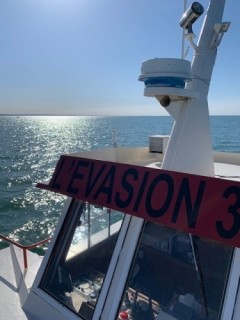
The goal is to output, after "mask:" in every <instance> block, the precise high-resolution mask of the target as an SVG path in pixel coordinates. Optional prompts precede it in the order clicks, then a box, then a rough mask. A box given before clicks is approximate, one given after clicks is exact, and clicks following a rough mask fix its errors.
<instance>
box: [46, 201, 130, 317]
mask: <svg viewBox="0 0 240 320" xmlns="http://www.w3.org/2000/svg"><path fill="white" fill-rule="evenodd" d="M123 216H124V214H122V213H120V212H117V211H112V210H109V209H107V208H104V207H100V206H95V205H90V204H89V203H83V202H79V201H76V200H73V201H72V204H71V206H70V208H69V210H68V212H67V215H66V218H65V221H64V223H63V227H62V230H61V232H60V234H59V236H58V239H57V241H56V244H55V247H54V249H53V251H52V255H51V257H50V260H49V263H48V266H47V268H46V271H45V273H44V275H43V278H42V281H41V284H40V286H41V288H42V289H44V290H45V291H47V292H48V294H50V295H51V296H53V297H54V298H55V299H57V300H58V301H59V302H61V303H62V304H64V305H65V306H67V307H68V308H69V309H71V310H72V311H74V312H75V313H77V314H78V315H80V316H81V318H83V319H87V320H90V319H92V316H93V312H94V309H95V306H96V302H97V300H98V296H99V294H100V291H101V288H102V285H103V281H104V278H105V275H106V272H107V269H108V266H109V263H110V260H111V257H112V254H113V250H114V247H115V243H116V240H117V237H118V233H119V230H120V227H121V224H122V220H123Z"/></svg>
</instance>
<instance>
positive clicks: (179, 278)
mask: <svg viewBox="0 0 240 320" xmlns="http://www.w3.org/2000/svg"><path fill="white" fill-rule="evenodd" d="M231 257H232V248H231V247H228V246H223V245H221V244H219V243H216V242H212V241H207V240H204V239H201V238H196V237H194V238H193V237H192V236H190V235H189V234H186V233H183V232H180V231H177V230H174V229H170V228H167V227H163V226H161V225H157V224H154V223H151V222H145V225H144V227H143V231H142V234H141V237H140V240H139V245H138V248H137V250H136V253H135V258H134V261H133V263H132V266H131V272H130V274H129V277H128V281H127V284H126V287H125V291H124V294H123V297H122V301H121V304H120V306H119V310H118V315H117V319H121V317H122V318H124V317H125V318H126V319H137V320H141V319H144V320H153V319H157V320H158V319H169V320H174V319H175V320H176V319H178V320H190V319H191V320H192V319H194V320H203V319H211V320H215V319H219V316H220V312H221V306H222V301H223V296H224V291H225V285H226V280H227V276H228V271H229V265H230V262H231ZM118 317H119V318H118Z"/></svg>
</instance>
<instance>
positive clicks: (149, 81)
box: [0, 0, 240, 320]
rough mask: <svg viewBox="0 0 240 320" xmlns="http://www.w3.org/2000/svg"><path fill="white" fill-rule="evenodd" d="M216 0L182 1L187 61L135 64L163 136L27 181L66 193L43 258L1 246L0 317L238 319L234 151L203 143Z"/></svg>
mask: <svg viewBox="0 0 240 320" xmlns="http://www.w3.org/2000/svg"><path fill="white" fill-rule="evenodd" d="M224 6H225V1H224V0H210V2H209V7H208V9H207V11H206V13H205V9H204V8H203V6H202V5H201V4H200V3H198V2H193V3H192V5H191V6H190V7H189V8H188V9H187V10H186V12H185V13H184V15H183V17H182V18H181V20H180V27H181V28H182V29H183V33H184V37H186V38H187V39H188V40H189V42H190V44H191V45H192V47H193V49H194V51H195V54H194V57H193V60H192V62H190V61H187V60H186V59H185V58H184V57H182V58H181V59H176V58H155V59H150V60H147V61H145V62H143V64H142V68H141V74H140V76H139V80H140V81H142V82H143V84H144V87H145V88H144V95H145V96H148V97H155V98H156V99H157V100H158V101H159V102H160V104H161V105H162V107H163V108H165V109H166V111H167V112H168V113H169V114H170V115H171V116H172V117H173V118H174V125H173V128H172V132H171V135H170V136H169V137H168V136H152V137H150V139H149V146H147V147H134V148H130V147H129V148H121V147H117V146H116V144H115V145H114V146H113V147H112V148H109V149H104V150H93V151H88V152H81V153H78V154H67V155H61V157H60V159H59V161H58V163H57V165H56V168H55V170H54V173H53V175H52V178H51V179H50V181H48V182H39V183H38V185H37V187H38V188H42V189H45V190H48V191H49V192H57V193H60V194H64V195H66V196H67V197H68V198H67V201H66V204H65V207H64V209H63V211H62V214H61V216H60V218H59V222H58V225H57V226H56V229H55V232H54V235H53V236H52V238H51V239H50V240H49V239H48V240H49V241H50V242H49V245H48V249H47V251H46V253H45V255H44V257H43V258H42V257H40V256H38V255H37V254H35V253H32V252H30V251H29V250H28V249H29V248H26V247H23V246H21V245H19V244H17V246H16V243H14V242H13V241H11V245H10V247H7V248H5V249H2V250H1V251H0V261H1V268H0V280H1V281H0V296H1V300H0V301H1V308H0V318H1V319H8V320H16V319H18V320H22V319H35V320H46V319H51V320H77V319H84V320H99V319H101V320H114V319H118V320H119V319H129V320H130V319H132V320H141V319H144V320H153V319H156V320H183V319H184V320H190V319H191V320H192V319H194V320H205V319H209V320H216V319H224V320H230V319H239V310H240V293H239V292H240V290H239V283H240V281H239V280H240V268H239V263H240V251H239V247H240V233H239V228H240V155H239V154H233V153H221V152H214V151H213V150H212V145H211V134H210V124H209V111H208V101H207V96H208V91H209V85H210V80H211V75H212V71H213V67H214V62H215V59H216V53H217V49H218V47H219V45H220V43H221V40H222V38H223V35H224V34H225V33H226V32H227V30H228V28H229V25H230V23H229V22H223V21H222V16H223V10H224ZM202 15H203V16H204V15H205V19H204V21H203V26H202V30H201V32H200V35H199V40H198V42H197V43H195V41H194V39H193V27H194V22H195V21H196V20H197V19H198V17H200V16H202ZM1 238H4V240H6V241H9V240H8V239H7V238H6V237H3V236H1ZM41 244H42V243H38V244H36V245H41ZM22 253H23V257H22Z"/></svg>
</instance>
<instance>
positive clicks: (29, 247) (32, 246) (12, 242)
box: [0, 234, 51, 269]
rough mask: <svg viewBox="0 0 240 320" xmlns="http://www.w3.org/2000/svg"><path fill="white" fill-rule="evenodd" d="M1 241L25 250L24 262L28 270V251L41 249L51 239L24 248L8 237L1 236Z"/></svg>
mask: <svg viewBox="0 0 240 320" xmlns="http://www.w3.org/2000/svg"><path fill="white" fill-rule="evenodd" d="M0 239H2V240H4V241H6V242H8V243H11V244H13V245H14V246H16V247H18V248H20V249H22V250H23V261H24V268H25V269H27V268H28V261H27V250H30V249H34V248H36V247H39V246H41V245H43V244H44V243H46V242H48V241H49V240H50V239H51V238H47V239H44V240H42V241H39V242H37V243H34V244H31V245H28V246H24V245H22V244H20V243H18V242H16V241H14V240H12V239H9V238H8V237H5V236H3V235H2V234H0Z"/></svg>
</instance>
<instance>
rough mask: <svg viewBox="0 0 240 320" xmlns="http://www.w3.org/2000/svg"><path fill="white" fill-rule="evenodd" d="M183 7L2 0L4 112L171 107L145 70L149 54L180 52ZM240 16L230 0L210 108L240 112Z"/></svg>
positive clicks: (143, 1) (0, 98) (148, 2)
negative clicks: (146, 81) (149, 92)
mask: <svg viewBox="0 0 240 320" xmlns="http://www.w3.org/2000/svg"><path fill="white" fill-rule="evenodd" d="M200 2H201V3H202V4H203V5H204V7H205V9H207V5H208V1H207V0H203V1H200ZM190 3H191V2H190V1H188V5H190ZM182 11H183V1H181V0H170V1H169V0H1V1H0V45H1V49H0V114H3V113H8V114H16V113H18V114H29V113H30V114H64V115H72V114H74V115H76V114H78V115H167V113H166V111H165V110H164V109H163V108H162V107H161V106H160V105H159V104H158V102H157V100H155V99H153V98H146V97H144V96H143V84H142V83H141V82H139V81H138V76H139V74H140V69H141V63H142V61H144V60H147V59H150V58H154V57H159V58H161V57H171V58H172V57H173V58H180V55H181V35H182V30H181V28H180V27H179V23H178V22H179V19H180V17H181V15H182ZM239 16H240V1H238V0H226V8H225V13H224V20H226V21H231V22H232V24H231V27H230V29H229V31H228V33H227V34H226V35H225V36H224V38H223V41H222V43H221V46H220V47H219V52H218V57H217V62H216V65H215V69H214V73H213V78H212V83H211V88H210V93H209V109H210V114H238V115H240V78H239V76H238V73H239V71H240V59H239V57H240V37H239V34H240V23H239ZM201 22H202V21H201ZM199 27H200V22H197V23H196V26H195V28H194V31H195V33H196V34H197V35H198V31H199ZM191 58H192V52H191V50H190V52H189V55H188V56H187V59H189V60H191Z"/></svg>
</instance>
